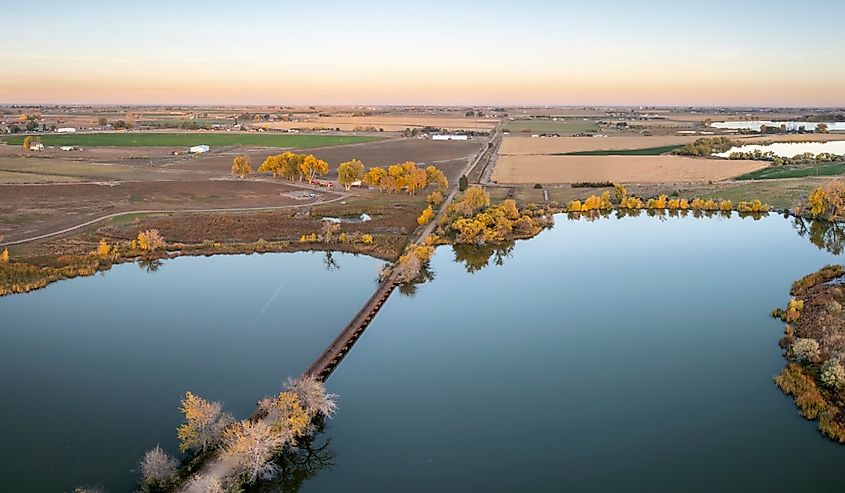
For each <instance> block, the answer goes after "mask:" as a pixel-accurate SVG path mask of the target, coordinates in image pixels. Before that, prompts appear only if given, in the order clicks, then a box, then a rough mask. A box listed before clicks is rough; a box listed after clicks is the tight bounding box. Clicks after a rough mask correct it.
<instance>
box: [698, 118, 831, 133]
mask: <svg viewBox="0 0 845 493" xmlns="http://www.w3.org/2000/svg"><path fill="white" fill-rule="evenodd" d="M819 123H820V122H798V121H782V122H773V121H768V120H755V121H730V122H713V123H711V124H710V126H711V127H715V128H721V129H727V130H753V131H755V132H759V131H760V127H762V126H763V125H765V126H767V127H780V126H781V125H786V128H787V130H790V131H798V129H799V128H800V127H804V129H805V130H806V131H808V132H812V131H814V130H815V129H816V126H817V125H818V124H819ZM825 124H826V125H827V129H828V130H845V122H825Z"/></svg>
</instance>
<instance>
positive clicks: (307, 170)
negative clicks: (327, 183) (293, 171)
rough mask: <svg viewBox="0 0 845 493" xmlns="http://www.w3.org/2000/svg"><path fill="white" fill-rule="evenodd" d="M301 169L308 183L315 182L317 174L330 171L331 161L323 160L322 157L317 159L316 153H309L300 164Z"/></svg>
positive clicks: (320, 174) (321, 174)
mask: <svg viewBox="0 0 845 493" xmlns="http://www.w3.org/2000/svg"><path fill="white" fill-rule="evenodd" d="M299 170H300V172H301V173H302V176H304V177H305V179H306V180H307V181H308V183H313V182H314V179H315V178H317V176H323V175H325V174H326V173H328V172H329V163H327V162H325V161H323V160H322V159H317V158H316V157H315V156H314V155H312V154H309V155H307V156H305V158H303V159H302V163H301V164H300V165H299Z"/></svg>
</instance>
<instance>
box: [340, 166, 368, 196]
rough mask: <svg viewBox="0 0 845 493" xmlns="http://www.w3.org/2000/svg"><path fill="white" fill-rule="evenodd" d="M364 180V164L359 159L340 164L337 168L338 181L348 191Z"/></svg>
mask: <svg viewBox="0 0 845 493" xmlns="http://www.w3.org/2000/svg"><path fill="white" fill-rule="evenodd" d="M363 178H364V163H362V162H361V161H359V160H357V159H353V160H351V161H346V162H343V163H340V164H339V165H338V167H337V181H338V182H339V183H340V184H341V185H343V186H344V187H346V189H347V190H349V188H350V187H351V186H352V184H353V183H355V182H356V181H361V180H362V179H363Z"/></svg>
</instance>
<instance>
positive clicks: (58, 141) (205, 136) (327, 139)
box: [3, 132, 381, 149]
mask: <svg viewBox="0 0 845 493" xmlns="http://www.w3.org/2000/svg"><path fill="white" fill-rule="evenodd" d="M380 139H381V137H372V136H361V135H288V134H270V133H234V132H226V133H203V132H199V133H184V132H183V133H176V132H172V133H140V132H102V133H78V134H62V135H44V136H43V137H41V141H42V142H43V143H44V145H47V146H61V145H75V146H83V147H91V146H113V147H190V146H193V145H197V144H208V145H210V146H247V145H248V146H260V147H286V148H299V149H307V148H312V147H325V146H331V145H339V144H355V143H360V142H372V141H375V140H380ZM3 140H5V141H6V142H7V143H8V144H11V145H20V144H21V143H23V137H17V136H16V137H8V138H5V139H3Z"/></svg>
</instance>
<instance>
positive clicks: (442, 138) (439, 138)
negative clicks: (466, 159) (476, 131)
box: [431, 134, 469, 140]
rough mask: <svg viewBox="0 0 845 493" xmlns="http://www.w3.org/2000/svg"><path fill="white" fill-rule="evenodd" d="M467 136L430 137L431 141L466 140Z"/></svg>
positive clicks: (439, 135) (441, 135)
mask: <svg viewBox="0 0 845 493" xmlns="http://www.w3.org/2000/svg"><path fill="white" fill-rule="evenodd" d="M467 139H469V136H467V135H456V134H434V135H432V136H431V140H467Z"/></svg>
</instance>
